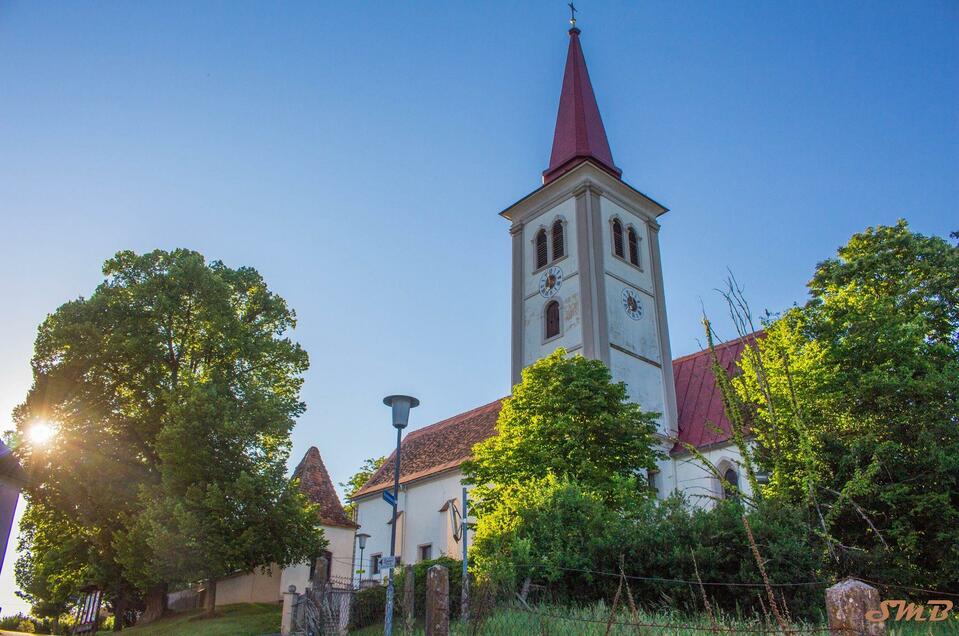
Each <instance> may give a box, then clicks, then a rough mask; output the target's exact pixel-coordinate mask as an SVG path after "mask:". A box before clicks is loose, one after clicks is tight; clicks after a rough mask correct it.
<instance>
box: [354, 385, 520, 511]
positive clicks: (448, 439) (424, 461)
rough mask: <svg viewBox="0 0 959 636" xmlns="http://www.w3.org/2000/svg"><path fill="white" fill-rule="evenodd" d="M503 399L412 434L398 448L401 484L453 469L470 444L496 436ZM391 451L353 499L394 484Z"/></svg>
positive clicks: (469, 451)
mask: <svg viewBox="0 0 959 636" xmlns="http://www.w3.org/2000/svg"><path fill="white" fill-rule="evenodd" d="M502 404H503V401H502V400H496V401H495V402H490V403H489V404H487V405H485V406H481V407H479V408H477V409H473V410H472V411H466V412H465V413H460V414H459V415H456V416H454V417H451V418H449V419H446V420H443V421H442V422H437V423H436V424H431V425H429V426H426V427H424V428H421V429H417V430H415V431H413V432H411V433H410V434H409V435H407V436H406V437H405V438H404V439H403V444H402V446H401V452H402V456H401V461H400V482H401V483H404V484H405V483H408V482H411V481H414V480H416V479H420V478H422V477H428V476H430V475H435V474H436V473H440V472H443V471H444V470H448V469H451V468H456V467H457V466H459V465H460V464H462V463H463V462H464V461H465V460H467V459H469V458H470V456H471V455H472V451H473V445H474V444H476V443H477V442H481V441H483V440H484V439H486V438H487V437H490V436H491V435H494V434H495V433H496V418H497V417H498V416H499V410H500V407H501V406H502ZM394 455H396V452H395V451H394V452H393V453H392V454H391V455H390V456H389V458H388V459H387V460H386V461H385V462H384V463H383V465H382V466H380V468H379V470H377V471H376V472H375V473H373V476H372V477H370V480H369V481H368V482H366V485H365V486H363V487H362V488H361V489H360V490H359V491H357V492H356V494H354V495H353V497H354V498H358V497H363V496H365V495H369V494H371V493H375V492H379V491H381V490H385V489H386V488H388V487H391V486H392V485H393V470H394V463H393V462H394Z"/></svg>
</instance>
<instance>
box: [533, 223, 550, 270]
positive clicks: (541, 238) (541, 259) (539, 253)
mask: <svg viewBox="0 0 959 636" xmlns="http://www.w3.org/2000/svg"><path fill="white" fill-rule="evenodd" d="M546 249H547V247H546V230H540V231H539V232H537V233H536V269H539V268H540V267H546V262H547V254H546Z"/></svg>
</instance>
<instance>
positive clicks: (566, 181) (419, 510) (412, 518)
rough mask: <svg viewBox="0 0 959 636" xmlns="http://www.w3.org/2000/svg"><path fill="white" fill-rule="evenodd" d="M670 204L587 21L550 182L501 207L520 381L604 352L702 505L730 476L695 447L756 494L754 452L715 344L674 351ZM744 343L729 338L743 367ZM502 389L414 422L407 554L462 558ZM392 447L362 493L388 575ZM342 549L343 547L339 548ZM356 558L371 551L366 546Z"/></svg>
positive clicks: (662, 470) (373, 568) (572, 59)
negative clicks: (632, 145)
mask: <svg viewBox="0 0 959 636" xmlns="http://www.w3.org/2000/svg"><path fill="white" fill-rule="evenodd" d="M667 212H668V210H667V208H666V207H664V206H663V205H662V204H660V203H658V202H657V201H654V200H653V199H651V198H649V197H648V196H646V195H644V194H643V193H642V192H640V191H639V190H637V189H636V188H634V187H633V186H631V185H629V184H628V183H626V181H624V180H623V178H622V171H621V170H620V169H619V168H617V167H616V164H615V163H614V161H613V156H612V152H611V151H610V146H609V141H608V139H607V138H606V131H605V129H604V127H603V121H602V118H601V117H600V112H599V106H598V104H597V102H596V96H595V94H594V92H593V88H592V85H591V83H590V79H589V73H588V72H587V69H586V60H585V57H584V54H583V49H582V45H581V43H580V30H579V29H578V28H577V27H576V25H575V21H573V26H572V28H571V29H570V30H569V50H568V53H567V59H566V67H565V71H564V75H563V84H562V91H561V94H560V100H559V112H558V114H557V118H556V129H555V133H554V138H553V147H552V152H551V155H550V160H549V165H548V167H547V168H546V170H545V171H544V172H543V173H542V185H541V186H540V187H539V188H537V189H536V190H534V191H533V192H531V193H529V194H527V195H526V196H524V197H523V198H521V199H519V200H518V201H516V202H515V203H513V204H512V205H510V206H509V207H507V208H506V209H505V210H503V211H502V212H500V216H501V217H503V218H504V219H505V220H506V221H508V222H509V236H510V240H511V242H512V289H511V294H512V319H511V330H512V356H511V371H512V384H516V383H518V382H519V381H520V379H521V372H522V370H523V368H524V367H526V366H528V365H530V364H532V363H533V362H535V361H536V360H538V359H540V358H542V357H544V356H547V355H549V354H550V353H552V352H553V351H554V350H556V349H557V348H559V347H563V348H565V349H566V351H568V352H569V353H570V354H574V355H575V354H578V355H582V356H585V357H587V358H592V359H598V360H601V361H603V362H604V363H605V364H606V366H608V367H609V369H610V371H611V373H612V376H613V379H614V380H615V381H620V382H624V383H625V384H626V386H627V389H628V392H629V397H630V399H631V400H633V401H635V402H637V403H639V404H640V405H642V407H643V409H644V410H646V411H655V412H658V413H661V416H660V418H659V421H658V430H657V437H658V439H659V442H660V444H661V445H662V450H663V451H664V453H665V455H666V459H663V460H662V461H661V462H660V463H659V466H658V470H657V471H655V472H652V473H651V474H650V475H649V476H648V477H649V481H650V484H651V485H653V486H654V487H655V489H656V490H657V493H658V496H659V497H667V496H669V495H670V494H671V493H673V492H674V491H681V492H683V493H685V494H686V496H687V497H688V498H689V500H690V501H691V502H692V503H693V504H694V505H709V503H710V502H711V501H713V500H715V499H716V498H720V497H723V496H724V495H725V493H724V492H723V487H722V481H721V480H719V479H717V478H716V477H715V476H714V473H713V472H711V471H709V470H706V469H705V468H704V467H703V466H702V465H701V464H700V463H699V462H698V460H697V459H695V458H694V457H693V456H692V455H691V454H690V453H689V452H688V451H687V450H686V447H685V444H689V445H692V446H694V447H696V448H697V449H698V450H699V452H700V453H702V455H703V456H705V457H706V459H707V460H709V461H710V462H711V463H712V464H713V466H715V467H716V468H717V469H718V471H719V474H722V475H723V476H724V479H725V480H726V481H728V482H730V483H733V484H737V485H738V486H739V487H740V488H743V490H744V491H745V492H747V493H748V488H749V485H748V484H747V483H745V480H744V479H742V478H741V474H740V461H741V456H740V453H739V451H738V449H737V448H736V446H735V445H734V444H733V443H732V440H731V433H730V424H729V422H728V421H727V419H726V417H725V415H724V412H723V405H722V400H721V396H720V393H719V389H718V387H717V386H716V385H715V382H714V380H713V376H712V371H711V369H710V359H709V353H708V351H702V352H699V353H695V354H692V355H689V356H684V357H682V358H678V359H675V360H674V359H672V356H671V355H670V345H669V323H668V321H667V316H666V304H665V294H664V290H663V273H662V268H661V265H660V248H659V231H660V227H661V226H660V221H659V220H660V218H662V217H663V216H664V215H665V214H666V213H667ZM743 346H744V345H743V343H742V342H739V341H735V342H730V343H727V344H725V345H720V346H718V347H717V354H718V356H719V360H720V363H721V364H722V365H723V366H724V367H725V368H726V369H727V371H728V372H732V371H733V369H734V368H735V363H736V360H737V359H738V357H739V355H740V353H741V351H742V348H743ZM501 405H502V400H497V401H496V402H493V403H491V404H486V405H484V406H480V407H478V408H475V409H473V410H470V411H467V412H465V413H460V414H459V415H455V416H453V417H451V418H449V419H446V420H443V421H441V422H436V423H435V424H432V425H430V426H426V427H424V428H420V429H418V430H415V431H412V432H411V433H409V434H408V435H406V438H405V439H404V440H403V443H402V447H401V458H402V461H401V462H400V467H401V473H400V490H399V497H398V502H397V511H398V517H397V522H396V523H397V528H396V537H397V538H396V546H397V547H396V553H397V555H398V556H399V557H400V559H401V562H403V563H407V564H409V563H416V562H419V561H423V560H428V559H433V558H437V557H439V556H441V555H449V556H452V557H455V558H460V556H461V554H462V550H463V543H462V542H463V541H464V539H466V540H467V541H468V540H469V537H465V538H464V537H462V536H460V535H461V532H460V517H459V514H460V510H461V509H462V503H461V498H462V494H463V484H462V479H463V474H462V471H461V469H460V466H461V464H462V463H463V462H464V461H465V460H467V459H469V457H470V454H471V449H472V447H473V445H474V444H476V443H477V442H479V441H482V440H484V439H486V438H487V437H489V436H491V435H495V434H496V430H495V428H496V419H497V415H498V414H499V411H500V408H501ZM394 462H395V457H394V456H392V455H391V456H390V457H389V458H388V460H387V461H386V462H385V463H384V464H383V466H382V467H381V468H380V469H379V470H378V471H377V472H376V473H375V474H374V475H373V476H372V477H371V479H370V480H369V482H368V483H367V484H366V485H365V486H364V487H363V488H362V489H361V490H360V491H359V492H357V493H356V494H355V496H354V498H353V500H354V502H355V503H356V518H355V522H356V524H357V525H358V528H359V529H358V532H359V533H363V534H366V535H369V538H368V539H367V541H366V544H365V547H364V550H363V554H362V563H360V562H359V561H358V560H357V567H356V568H355V569H357V570H360V569H362V570H363V572H364V573H363V575H362V577H363V579H364V580H366V579H374V580H378V579H381V578H382V576H383V574H384V572H385V568H381V567H380V559H381V558H382V557H384V556H388V555H389V554H390V534H391V527H390V524H391V523H392V507H391V506H390V505H389V504H387V503H386V501H384V499H383V498H382V495H383V492H384V491H387V490H391V489H392V486H393V473H394V466H395V463H394ZM337 556H339V555H337ZM353 558H357V559H359V558H360V555H359V554H356V555H355V556H354V557H353Z"/></svg>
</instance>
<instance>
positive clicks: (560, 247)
mask: <svg viewBox="0 0 959 636" xmlns="http://www.w3.org/2000/svg"><path fill="white" fill-rule="evenodd" d="M563 235H564V228H563V222H562V221H561V220H559V219H556V221H554V222H553V260H554V261H555V260H556V259H557V258H562V257H563V256H565V255H566V241H565V236H563Z"/></svg>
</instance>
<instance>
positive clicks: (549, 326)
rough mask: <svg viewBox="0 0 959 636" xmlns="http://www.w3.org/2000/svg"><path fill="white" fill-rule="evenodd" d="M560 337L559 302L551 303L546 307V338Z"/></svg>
mask: <svg viewBox="0 0 959 636" xmlns="http://www.w3.org/2000/svg"><path fill="white" fill-rule="evenodd" d="M558 335H559V302H557V301H555V300H551V301H549V303H548V304H547V305H546V338H547V340H548V339H549V338H553V337H555V336H558Z"/></svg>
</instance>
